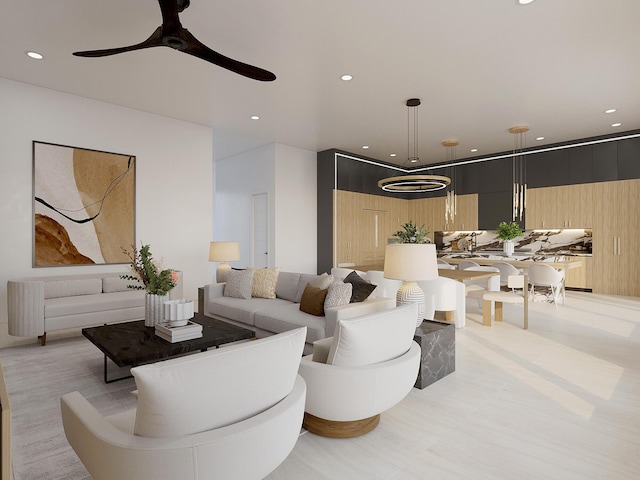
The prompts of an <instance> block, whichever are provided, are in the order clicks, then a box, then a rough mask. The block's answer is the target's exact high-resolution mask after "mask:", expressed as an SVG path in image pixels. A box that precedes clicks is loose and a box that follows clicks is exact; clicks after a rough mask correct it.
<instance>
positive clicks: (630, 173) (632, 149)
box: [618, 138, 640, 180]
mask: <svg viewBox="0 0 640 480" xmlns="http://www.w3.org/2000/svg"><path fill="white" fill-rule="evenodd" d="M630 178H640V138H630V139H628V140H620V141H619V142H618V180H627V179H630Z"/></svg>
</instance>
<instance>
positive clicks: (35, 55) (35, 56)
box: [27, 52, 44, 60]
mask: <svg viewBox="0 0 640 480" xmlns="http://www.w3.org/2000/svg"><path fill="white" fill-rule="evenodd" d="M27 56H29V57H30V58H33V59H34V60H42V59H43V58H44V56H43V55H42V54H41V53H38V52H27Z"/></svg>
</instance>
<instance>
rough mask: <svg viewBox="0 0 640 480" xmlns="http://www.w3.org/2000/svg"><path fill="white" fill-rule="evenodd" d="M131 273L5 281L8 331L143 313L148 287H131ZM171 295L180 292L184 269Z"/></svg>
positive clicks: (28, 333) (20, 333) (30, 332)
mask: <svg viewBox="0 0 640 480" xmlns="http://www.w3.org/2000/svg"><path fill="white" fill-rule="evenodd" d="M126 273H129V272H115V273H93V274H85V275H55V276H47V277H44V276H43V277H25V278H16V279H13V280H9V281H8V282H7V313H8V319H9V335H14V336H17V337H39V338H40V341H41V344H42V345H45V343H46V338H47V337H46V334H47V332H52V331H56V330H64V329H67V328H79V327H90V326H93V325H100V324H104V323H116V322H124V321H129V320H139V319H142V318H144V295H145V293H144V291H143V290H131V289H129V288H127V285H130V284H131V283H132V282H131V281H130V280H123V279H121V278H120V275H122V274H126ZM178 276H179V281H178V284H177V285H176V287H175V288H174V289H173V290H171V292H170V297H171V298H172V299H177V298H181V297H182V272H178Z"/></svg>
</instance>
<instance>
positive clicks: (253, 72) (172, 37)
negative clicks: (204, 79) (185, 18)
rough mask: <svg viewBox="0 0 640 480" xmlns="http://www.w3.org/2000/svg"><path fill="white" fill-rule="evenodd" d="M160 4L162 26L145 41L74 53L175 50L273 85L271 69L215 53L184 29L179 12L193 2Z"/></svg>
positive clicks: (182, 0) (179, 0)
mask: <svg viewBox="0 0 640 480" xmlns="http://www.w3.org/2000/svg"><path fill="white" fill-rule="evenodd" d="M158 3H160V10H161V11H162V25H160V26H159V27H158V28H157V29H156V30H155V31H154V32H153V33H152V34H151V36H150V37H149V38H147V39H146V40H145V41H144V42H142V43H138V44H136V45H129V46H128V47H120V48H108V49H105V50H87V51H83V52H73V54H74V55H76V56H78V57H106V56H108V55H115V54H117V53H124V52H130V51H133V50H142V49H144V48H150V47H171V48H174V49H176V50H179V51H181V52H184V53H188V54H189V55H193V56H194V57H198V58H201V59H202V60H206V61H207V62H211V63H213V64H214V65H218V66H220V67H222V68H226V69H227V70H231V71H232V72H235V73H238V74H240V75H244V76H245V77H249V78H252V79H254V80H260V81H262V82H271V81H273V80H275V79H276V76H275V75H274V74H273V73H271V72H269V71H267V70H263V69H262V68H259V67H254V66H252V65H248V64H246V63H242V62H239V61H237V60H233V59H232V58H229V57H225V56H224V55H221V54H219V53H218V52H214V51H213V50H211V49H210V48H209V47H207V46H206V45H204V44H202V43H201V42H200V41H198V39H197V38H196V37H194V36H193V35H192V34H191V33H190V32H189V30H187V29H186V28H183V27H182V24H181V23H180V19H179V18H178V13H179V12H182V11H183V10H184V9H185V8H187V7H188V6H189V4H190V0H158Z"/></svg>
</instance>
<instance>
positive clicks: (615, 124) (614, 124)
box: [611, 123, 622, 127]
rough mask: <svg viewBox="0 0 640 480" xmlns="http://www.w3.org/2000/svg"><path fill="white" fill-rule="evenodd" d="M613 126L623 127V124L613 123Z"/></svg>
mask: <svg viewBox="0 0 640 480" xmlns="http://www.w3.org/2000/svg"><path fill="white" fill-rule="evenodd" d="M611 126H612V127H620V126H622V124H621V123H612V124H611Z"/></svg>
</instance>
